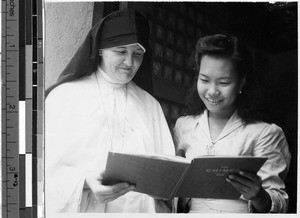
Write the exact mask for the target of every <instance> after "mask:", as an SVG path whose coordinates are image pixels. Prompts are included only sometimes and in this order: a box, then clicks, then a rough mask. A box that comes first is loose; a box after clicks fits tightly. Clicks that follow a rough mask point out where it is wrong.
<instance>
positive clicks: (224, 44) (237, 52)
mask: <svg viewBox="0 0 300 218" xmlns="http://www.w3.org/2000/svg"><path fill="white" fill-rule="evenodd" d="M205 55H209V56H215V57H221V58H222V57H224V58H230V60H231V61H232V63H233V64H234V66H235V70H236V72H237V74H238V79H239V80H241V79H243V78H244V77H245V78H246V82H245V85H244V86H243V88H242V92H241V93H240V94H239V95H238V96H237V99H236V100H237V112H238V114H239V116H240V117H241V118H242V120H243V121H244V123H246V124H247V123H252V122H255V121H259V120H262V119H263V113H262V112H261V108H260V97H259V96H260V95H261V93H260V90H259V86H258V84H257V81H255V80H256V78H255V76H254V69H253V64H252V57H251V54H250V52H249V50H248V49H247V47H246V46H245V45H244V44H243V43H242V42H241V40H239V39H238V38H236V37H234V36H230V35H223V34H215V35H210V36H205V37H202V38H200V39H199V40H198V42H197V44H196V49H195V57H194V61H195V67H196V70H197V76H196V78H195V81H194V84H193V86H192V88H191V90H190V94H189V96H188V98H187V110H186V113H185V115H199V114H201V113H202V112H203V111H204V110H205V109H206V107H205V105H204V103H203V102H202V100H201V99H200V97H199V94H198V90H197V80H198V74H199V69H200V64H201V59H202V57H203V56H205Z"/></svg>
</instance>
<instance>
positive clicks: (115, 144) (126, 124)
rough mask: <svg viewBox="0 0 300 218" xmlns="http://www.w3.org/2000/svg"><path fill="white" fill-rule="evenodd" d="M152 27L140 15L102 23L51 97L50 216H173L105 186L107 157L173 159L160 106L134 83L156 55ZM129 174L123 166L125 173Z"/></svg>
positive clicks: (116, 15) (159, 205) (119, 187)
mask: <svg viewBox="0 0 300 218" xmlns="http://www.w3.org/2000/svg"><path fill="white" fill-rule="evenodd" d="M148 37H149V29H148V22H147V20H146V19H145V18H144V17H143V16H142V15H140V14H139V13H137V12H135V11H130V10H128V11H117V12H113V13H112V14H110V15H108V16H107V17H105V18H103V19H102V20H101V21H99V23H97V24H96V25H95V26H94V27H93V28H92V30H91V31H90V32H89V34H88V35H87V37H86V39H85V41H84V42H83V44H82V45H81V46H80V48H79V49H78V51H77V53H76V54H75V55H74V57H73V58H72V60H71V61H70V63H69V64H68V66H67V67H66V69H65V70H64V72H63V73H62V75H61V76H60V78H59V81H58V82H57V83H56V84H55V85H54V86H52V87H50V88H49V89H48V90H47V92H46V94H47V98H46V109H45V127H46V129H45V132H46V137H45V160H46V162H45V177H46V178H45V181H46V184H45V187H46V193H45V196H46V211H47V214H51V213H57V212H119V213H120V212H170V210H169V208H168V207H167V206H166V204H165V203H164V202H163V201H161V200H157V199H154V198H152V197H151V196H148V195H145V194H141V193H137V192H132V190H134V187H133V186H130V185H129V184H127V183H120V184H116V185H113V186H104V185H102V184H101V179H102V173H103V172H104V170H105V165H106V159H107V154H108V151H115V152H127V153H140V154H143V153H152V154H153V153H157V154H168V155H174V154H175V150H174V145H173V141H172V137H171V134H170V132H169V129H168V125H167V123H166V120H165V117H164V115H163V112H162V109H161V106H160V105H159V103H158V102H157V101H156V100H155V99H154V98H153V97H152V96H151V95H149V94H148V93H147V92H146V91H144V90H142V89H141V88H139V87H138V86H137V85H136V84H135V83H134V82H132V79H133V77H134V76H135V75H136V74H137V73H139V74H143V72H138V70H139V69H140V68H141V65H142V62H143V59H144V56H145V55H147V52H148V53H149V49H150V47H149V44H148ZM120 167H122V166H120Z"/></svg>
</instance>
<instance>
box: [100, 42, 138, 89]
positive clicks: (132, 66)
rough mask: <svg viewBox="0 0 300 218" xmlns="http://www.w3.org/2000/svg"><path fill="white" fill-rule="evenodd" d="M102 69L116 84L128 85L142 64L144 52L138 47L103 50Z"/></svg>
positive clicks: (136, 45)
mask: <svg viewBox="0 0 300 218" xmlns="http://www.w3.org/2000/svg"><path fill="white" fill-rule="evenodd" d="M101 51H102V55H101V56H102V57H101V63H100V67H101V69H102V70H103V71H104V72H105V73H106V74H107V75H108V76H109V77H110V78H111V79H112V80H113V81H114V82H116V83H122V84H124V83H128V82H129V81H130V80H132V78H133V77H134V76H135V74H136V72H137V71H138V69H139V67H140V66H141V64H142V61H143V57H144V50H143V49H142V48H141V47H140V46H139V45H138V44H134V45H127V46H119V47H112V48H107V49H102V50H101Z"/></svg>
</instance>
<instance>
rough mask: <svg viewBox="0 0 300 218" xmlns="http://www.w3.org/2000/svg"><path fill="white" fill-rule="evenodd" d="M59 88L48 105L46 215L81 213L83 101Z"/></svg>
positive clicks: (68, 91)
mask: <svg viewBox="0 0 300 218" xmlns="http://www.w3.org/2000/svg"><path fill="white" fill-rule="evenodd" d="M66 86H68V85H67V84H64V85H61V86H58V87H57V88H55V89H54V90H53V91H52V92H51V93H50V94H49V95H48V97H47V99H46V102H45V190H46V192H45V200H46V202H45V203H46V212H47V213H48V214H50V213H57V212H80V206H81V200H82V193H83V186H84V182H85V173H86V169H85V165H84V164H83V163H86V160H85V159H87V158H88V157H87V155H85V152H84V144H86V143H85V141H84V140H85V138H87V137H86V136H85V135H84V134H86V131H85V130H84V126H85V122H86V121H85V117H84V113H82V106H81V105H82V104H81V103H82V102H81V100H80V98H78V96H77V95H76V94H74V93H71V92H70V90H69V89H66V88H65V87H66Z"/></svg>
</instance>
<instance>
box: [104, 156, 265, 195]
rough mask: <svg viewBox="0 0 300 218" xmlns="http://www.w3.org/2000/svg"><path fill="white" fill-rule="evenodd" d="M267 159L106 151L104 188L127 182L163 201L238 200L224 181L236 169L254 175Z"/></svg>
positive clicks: (236, 193)
mask: <svg viewBox="0 0 300 218" xmlns="http://www.w3.org/2000/svg"><path fill="white" fill-rule="evenodd" d="M266 160H267V158H265V157H251V156H234V157H233V156H221V157H220V156H201V157H198V158H195V159H193V160H189V159H185V158H182V157H177V156H163V155H160V156H150V155H149V156H148V155H137V154H124V153H113V152H109V154H108V159H107V164H106V170H105V174H104V176H103V181H102V184H103V185H113V184H117V183H120V182H128V183H130V184H134V185H135V186H136V189H135V191H136V192H141V193H145V194H148V195H152V196H155V197H158V198H162V199H171V198H172V197H174V196H175V197H193V198H220V199H237V198H239V197H240V193H239V192H238V191H237V190H235V189H234V188H233V187H232V185H231V184H229V183H228V182H226V180H225V179H226V177H227V176H228V174H229V173H238V171H239V170H244V171H250V172H253V173H256V172H257V171H258V170H259V169H260V167H261V166H262V165H263V164H264V162H265V161H266Z"/></svg>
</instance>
